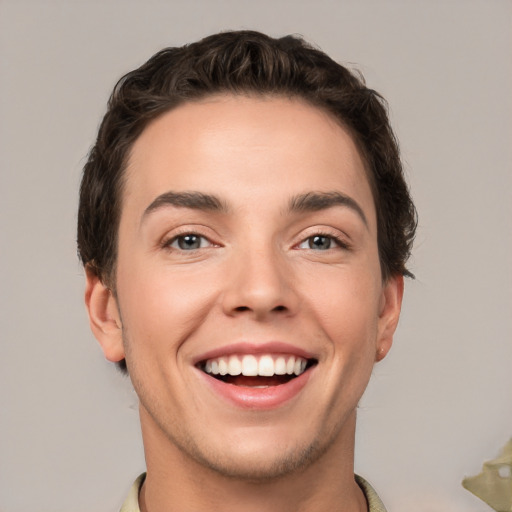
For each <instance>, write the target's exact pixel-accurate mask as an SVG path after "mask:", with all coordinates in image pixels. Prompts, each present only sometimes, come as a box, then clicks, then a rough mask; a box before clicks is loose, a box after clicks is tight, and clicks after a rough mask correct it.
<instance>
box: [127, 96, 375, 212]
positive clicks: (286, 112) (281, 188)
mask: <svg viewBox="0 0 512 512" xmlns="http://www.w3.org/2000/svg"><path fill="white" fill-rule="evenodd" d="M125 178H126V180H125V190H124V197H123V203H124V205H127V204H130V205H132V206H135V207H137V208H138V209H141V208H145V207H146V206H147V205H148V204H149V203H150V202H151V201H152V200H153V199H154V198H155V197H156V196H158V195H159V194H161V193H163V192H166V191H167V190H174V191H190V190H199V191H202V192H206V193H211V194H215V195H220V196H221V197H223V198H224V197H225V198H226V199H228V200H229V199H234V200H236V201H239V202H240V204H246V203H244V200H254V199H255V198H259V199H260V200H262V201H264V202H265V198H269V196H276V195H278V194H281V195H283V196H284V195H287V194H288V195H290V194H293V193H295V194H300V193H307V192H309V191H311V190H315V191H332V190H338V191H340V192H343V193H350V194H351V195H356V196H358V197H359V199H360V200H363V202H365V201H366V202H367V201H368V199H370V202H371V203H373V200H372V197H371V191H370V187H369V184H368V180H367V177H366V170H365V166H364V163H363V159H362V158H361V155H360V153H359V151H358V149H357V146H356V144H355V143H354V140H353V138H352V137H351V135H350V134H349V132H348V130H347V129H345V128H344V127H343V126H342V125H341V124H340V123H339V122H338V121H337V120H336V119H334V117H333V116H332V115H330V114H329V113H327V112H325V111H324V110H322V109H320V108H317V107H314V106H311V105H310V104H308V103H306V102H304V101H302V100H299V99H290V98H283V97H273V96H270V97H269V96H266V97H262V96H256V97H254V96H232V95H222V96H213V97H208V98H206V99H203V100H201V101H197V102H190V103H185V104H183V105H181V106H179V107H177V108H175V109H173V110H171V111H169V112H167V113H165V114H163V115H161V116H160V117H158V118H157V119H155V120H154V121H152V122H151V123H150V124H149V125H148V126H147V127H146V129H145V130H144V131H143V132H142V134H141V135H140V136H139V138H138V139H137V140H136V141H135V144H134V145H133V148H132V151H131V153H130V158H129V162H128V166H127V172H126V177H125ZM123 210H124V206H123ZM370 217H371V215H370Z"/></svg>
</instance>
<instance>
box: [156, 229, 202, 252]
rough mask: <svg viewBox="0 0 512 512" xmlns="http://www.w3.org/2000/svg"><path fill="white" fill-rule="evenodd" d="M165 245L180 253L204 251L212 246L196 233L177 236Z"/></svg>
mask: <svg viewBox="0 0 512 512" xmlns="http://www.w3.org/2000/svg"><path fill="white" fill-rule="evenodd" d="M165 245H166V246H167V247H171V248H172V249H179V250H180V251H194V250H196V249H202V248H204V247H208V246H210V245H211V242H210V241H209V240H208V239H207V238H205V237H204V236H201V235H197V234H195V233H186V234H183V235H178V236H175V237H174V238H173V239H172V240H170V241H169V242H167V243H166V244H165Z"/></svg>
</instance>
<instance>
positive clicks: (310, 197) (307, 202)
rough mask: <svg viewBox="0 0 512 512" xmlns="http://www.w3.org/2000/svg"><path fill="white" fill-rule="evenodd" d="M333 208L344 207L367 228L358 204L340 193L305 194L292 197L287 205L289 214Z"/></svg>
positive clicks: (366, 222) (366, 220)
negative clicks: (352, 212) (355, 214)
mask: <svg viewBox="0 0 512 512" xmlns="http://www.w3.org/2000/svg"><path fill="white" fill-rule="evenodd" d="M333 206H346V207H347V208H350V209H351V210H352V211H354V212H355V213H357V215H358V216H359V217H360V218H361V220H362V221H363V222H364V224H365V226H366V227H368V219H367V218H366V215H365V214H364V211H363V209H362V208H361V207H360V206H359V204H358V203H357V202H356V201H355V200H354V199H352V198H351V197H350V196H346V195H345V194H342V193H341V192H307V193H306V194H300V195H298V196H295V197H292V199H291V200H290V203H289V205H288V209H289V211H290V212H292V213H293V212H317V211H320V210H326V209H328V208H332V207H333Z"/></svg>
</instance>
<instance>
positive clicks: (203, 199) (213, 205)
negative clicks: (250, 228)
mask: <svg viewBox="0 0 512 512" xmlns="http://www.w3.org/2000/svg"><path fill="white" fill-rule="evenodd" d="M166 206H175V207H178V208H190V209H193V210H202V211H208V212H222V213H226V212H227V211H228V207H227V205H226V204H225V203H224V202H223V201H221V200H220V199H219V198H218V197H216V196H213V195H210V194H203V193H202V192H173V191H169V192H165V193H163V194H161V195H159V196H158V197H157V198H156V199H155V200H154V201H152V202H151V204H150V205H149V206H148V207H147V208H146V209H145V210H144V213H143V214H142V219H141V220H142V221H143V220H144V219H145V218H146V217H147V216H148V215H149V214H150V213H152V212H154V211H156V210H159V209H161V208H165V207H166Z"/></svg>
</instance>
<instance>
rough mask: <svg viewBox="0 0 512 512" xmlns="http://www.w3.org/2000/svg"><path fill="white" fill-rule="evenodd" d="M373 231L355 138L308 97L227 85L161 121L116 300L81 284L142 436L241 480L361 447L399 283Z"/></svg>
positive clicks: (136, 163) (129, 212) (132, 174)
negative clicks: (123, 378) (365, 397)
mask: <svg viewBox="0 0 512 512" xmlns="http://www.w3.org/2000/svg"><path fill="white" fill-rule="evenodd" d="M376 229H377V228H376V214H375V208H374V202H373V198H372V193H371V190H370V186H369V184H368V180H367V178H366V175H365V169H364V164H363V162H362V159H361V157H360V155H359V153H358V151H357V149H356V146H355V144H354V142H353V140H352V138H351V136H350V135H349V134H348V132H347V131H346V130H345V129H343V128H342V127H341V126H340V125H339V124H338V123H337V122H336V121H335V120H333V119H332V118H331V117H330V116H329V115H328V114H326V113H324V112H323V111H321V110H319V109H317V108H315V107H312V106H309V105H307V104H305V103H303V102H301V101H299V100H290V99H284V98H275V97H274V98H255V97H242V96H240V97H233V96H219V97H212V98H209V99H206V100H203V101H200V102H197V103H190V104H185V105H183V106H180V107H179V108H176V109H175V110H173V111H171V112H168V113H166V114H164V115H162V116H161V117H160V118H158V119H157V120H155V121H153V122H152V124H150V125H149V126H148V127H147V128H146V129H145V131H144V132H143V133H142V134H141V136H140V137H139V138H138V140H137V141H136V143H135V145H134V147H133V149H132V152H131V155H130V160H129V165H128V168H127V173H126V183H125V188H124V191H123V206H122V213H121V221H120V228H119V251H118V262H117V274H116V284H117V289H116V297H114V296H113V295H112V294H111V293H110V292H109V291H108V290H107V289H106V288H105V287H104V286H103V285H102V284H101V282H99V281H98V280H97V279H96V278H95V277H94V276H92V275H88V287H87V293H86V298H87V304H88V306H89V312H90V315H91V324H92V326H93V330H94V331H95V333H96V336H97V337H98V339H99V341H100V343H101V344H102V346H103V349H104V351H105V354H106V356H107V358H109V359H110V360H113V361H115V360H119V359H121V358H123V357H126V361H127V365H128V369H129V373H130V377H131V379H132V381H133V384H134V387H135V389H136V391H137V394H138V395H139V398H140V402H141V406H140V411H141V421H142V428H143V433H144V436H145V443H146V441H147V442H148V444H151V443H153V447H154V449H157V448H158V450H164V451H166V450H167V451H168V452H172V451H173V450H175V451H176V450H177V451H179V452H180V454H181V456H182V457H184V458H185V459H188V460H190V461H193V463H194V464H197V463H199V464H201V465H203V466H206V467H209V468H212V469H214V470H215V471H218V472H220V473H222V474H225V475H232V476H233V475H235V476H241V477H247V478H258V477H262V478H263V477H265V478H268V477H269V476H277V475H281V474H285V473H287V472H291V471H294V470H297V469H299V468H303V467H304V466H306V465H308V464H312V463H313V462H314V461H317V460H319V459H321V458H322V456H323V455H324V454H325V453H329V452H332V451H333V450H334V451H336V450H338V451H339V452H342V451H343V450H346V449H347V446H346V445H347V443H348V444H350V443H352V444H353V429H354V420H355V409H356V406H357V403H358V400H359V399H360V397H361V395H362V393H363V391H364V389H365V387H366V385H367V382H368V380H369V377H370V373H371V370H372V367H373V364H374V362H375V360H378V359H380V358H382V357H384V355H385V354H386V353H387V351H388V350H389V347H390V345H391V339H392V335H393V332H394V329H395V327H396V324H397V321H398V315H399V310H400V301H401V295H402V280H401V278H391V279H389V280H387V281H386V282H383V281H382V276H381V269H380V265H379V255H378V248H377V231H376ZM150 439H151V440H152V441H149V440H150ZM146 451H148V450H147V447H146Z"/></svg>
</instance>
